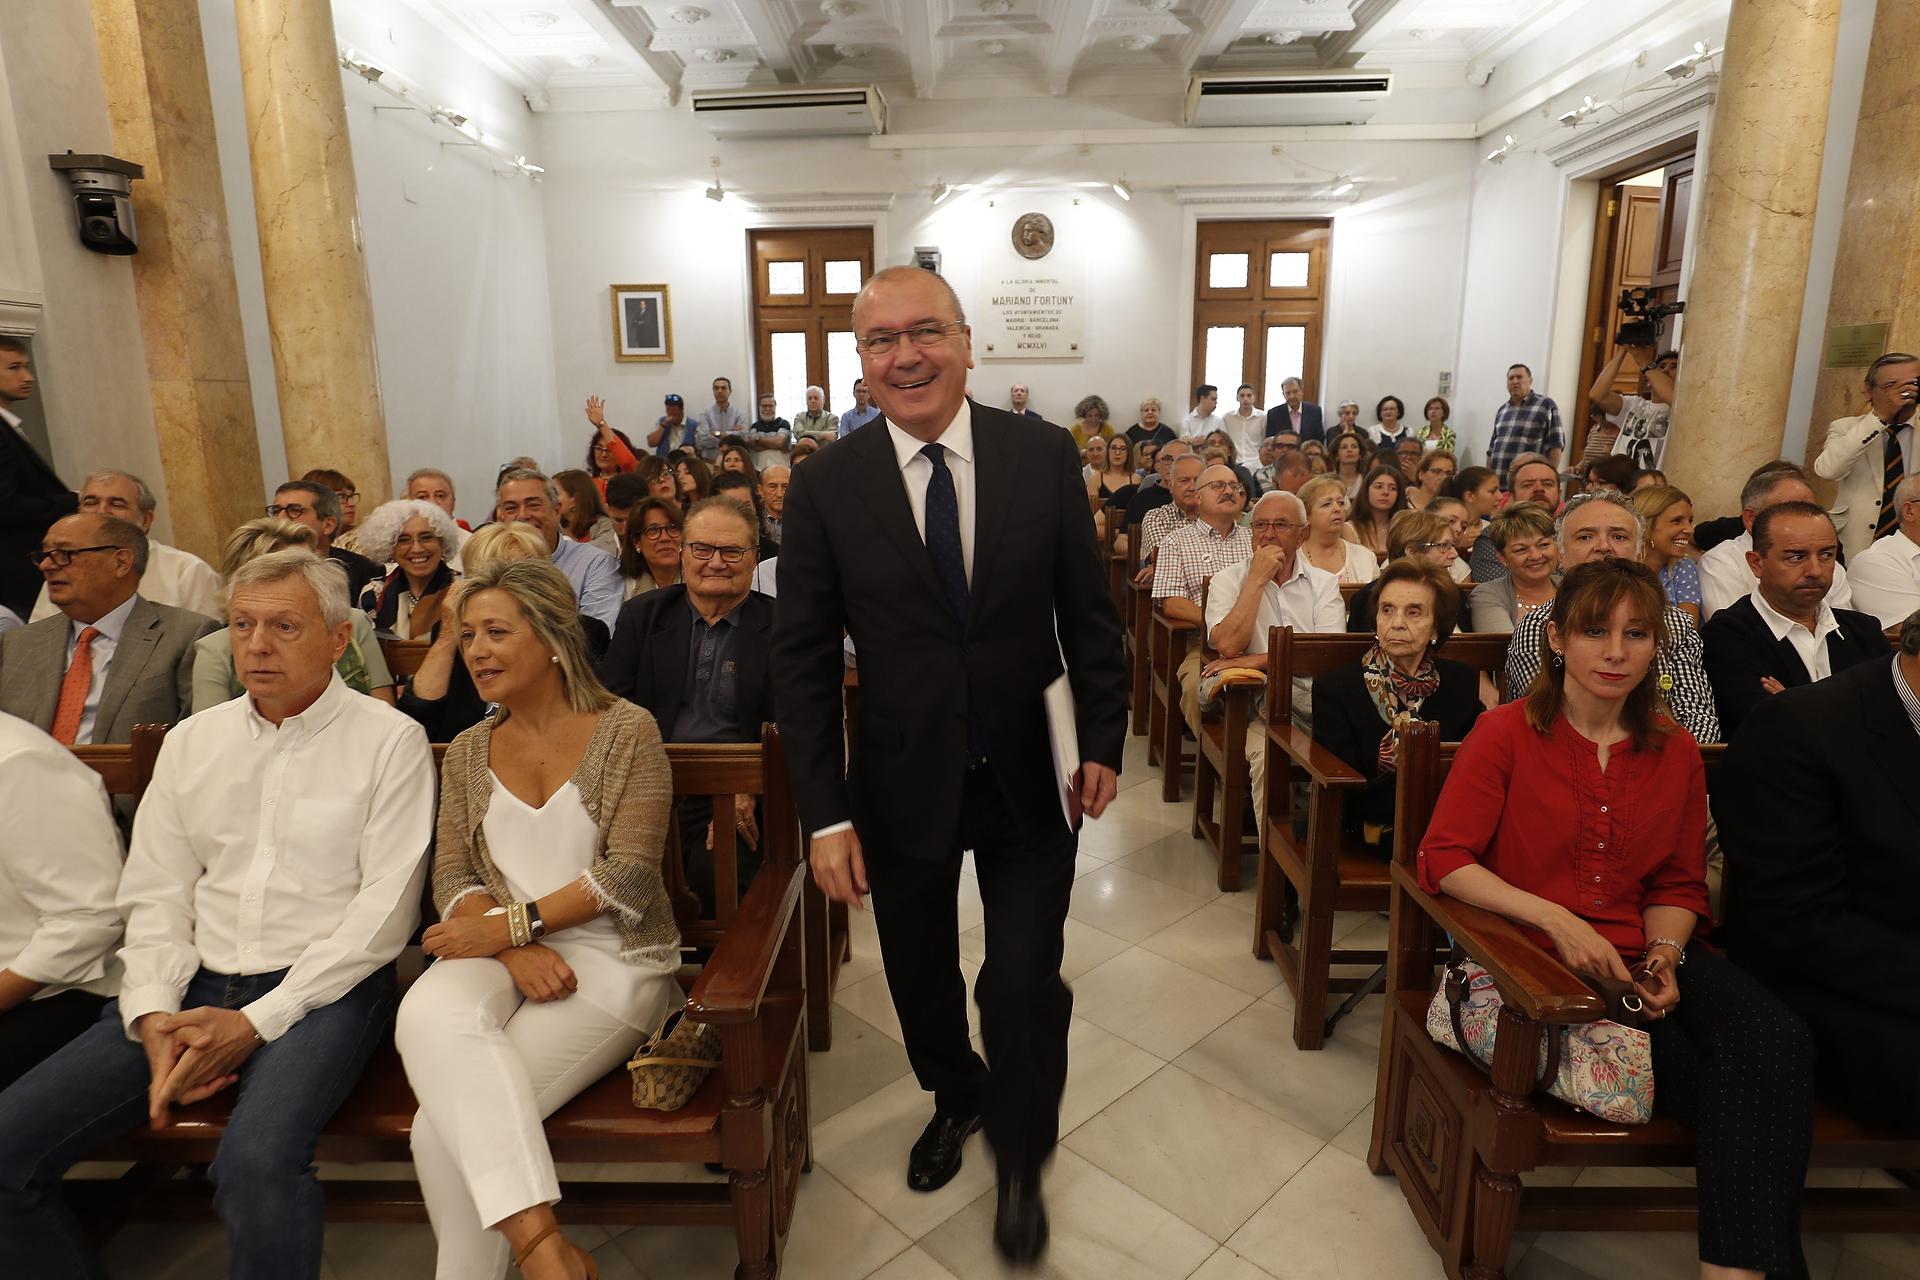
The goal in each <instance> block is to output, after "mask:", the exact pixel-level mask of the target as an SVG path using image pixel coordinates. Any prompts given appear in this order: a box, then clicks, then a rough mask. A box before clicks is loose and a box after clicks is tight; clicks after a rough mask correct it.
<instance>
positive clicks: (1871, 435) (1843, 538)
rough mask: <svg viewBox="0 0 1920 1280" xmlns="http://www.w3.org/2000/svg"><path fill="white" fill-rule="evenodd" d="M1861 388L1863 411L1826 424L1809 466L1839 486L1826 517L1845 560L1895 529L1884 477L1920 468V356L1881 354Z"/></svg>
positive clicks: (1895, 518)
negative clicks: (1919, 405)
mask: <svg viewBox="0 0 1920 1280" xmlns="http://www.w3.org/2000/svg"><path fill="white" fill-rule="evenodd" d="M1866 385H1867V411H1866V412H1865V413H1863V414H1861V415H1860V416H1859V417H1857V418H1841V419H1839V420H1837V421H1835V422H1833V423H1831V424H1829V425H1828V427H1827V443H1826V447H1825V448H1823V449H1821V450H1820V456H1819V457H1818V458H1817V459H1815V460H1814V464H1813V470H1814V474H1816V475H1819V476H1821V477H1823V478H1825V479H1828V480H1831V481H1833V482H1834V483H1835V484H1836V485H1837V486H1838V487H1839V492H1838V493H1837V494H1835V496H1834V500H1833V508H1832V511H1831V513H1830V514H1832V516H1833V527H1834V528H1835V529H1837V530H1838V531H1839V533H1840V545H1841V546H1842V547H1844V548H1845V549H1846V552H1847V559H1849V560H1852V559H1853V557H1855V556H1857V555H1859V554H1860V553H1861V552H1862V551H1865V550H1866V549H1867V547H1868V546H1870V545H1871V544H1872V542H1873V540H1874V539H1875V538H1880V537H1885V536H1886V535H1887V534H1889V533H1891V532H1893V530H1894V529H1896V528H1898V527H1899V524H1900V513H1899V509H1898V508H1897V507H1894V506H1893V505H1892V503H1891V497H1892V492H1893V485H1891V484H1889V483H1888V482H1887V481H1888V477H1889V475H1890V474H1891V475H1893V479H1894V482H1895V483H1898V482H1899V479H1900V477H1901V476H1906V475H1911V474H1912V473H1913V472H1914V471H1915V470H1916V469H1920V451H1916V450H1915V448H1914V439H1913V410H1914V401H1915V399H1916V398H1917V396H1920V356H1912V355H1908V354H1906V353H1905V352H1899V351H1895V352H1889V353H1888V354H1886V355H1884V356H1881V357H1880V358H1879V359H1878V360H1875V361H1874V362H1873V364H1872V365H1871V366H1870V367H1869V368H1868V369H1867V383H1866ZM1896 460H1897V463H1896ZM1896 465H1897V466H1898V468H1899V470H1898V473H1897V474H1894V467H1895V466H1896Z"/></svg>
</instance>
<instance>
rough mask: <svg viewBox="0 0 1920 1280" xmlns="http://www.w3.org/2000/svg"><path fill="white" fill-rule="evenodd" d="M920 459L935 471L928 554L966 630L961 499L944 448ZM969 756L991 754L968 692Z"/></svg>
mask: <svg viewBox="0 0 1920 1280" xmlns="http://www.w3.org/2000/svg"><path fill="white" fill-rule="evenodd" d="M920 456H921V457H923V458H925V459H926V460H927V463H928V465H930V466H931V467H932V468H933V474H932V475H931V476H929V477H928V479H927V512H926V514H927V554H928V555H929V556H931V557H932V558H933V572H934V573H935V575H937V576H938V577H939V579H940V585H941V586H942V587H943V588H945V590H946V593H947V603H948V604H950V605H952V606H953V613H954V616H955V617H956V618H958V619H960V627H961V629H962V630H965V629H966V625H967V614H968V610H969V603H970V598H971V597H970V595H969V593H968V591H967V560H966V552H965V551H964V550H963V548H962V547H961V545H960V499H959V497H958V496H957V495H956V494H955V493H954V489H953V472H951V471H949V470H948V469H947V450H946V447H945V446H944V445H938V444H930V445H927V446H926V447H925V448H923V449H921V450H920ZM967 754H968V755H970V756H975V757H979V756H984V755H986V754H987V735H986V730H985V728H984V727H983V726H982V725H981V723H980V715H979V713H978V711H976V710H975V708H974V705H973V691H972V690H971V689H969V690H968V691H967Z"/></svg>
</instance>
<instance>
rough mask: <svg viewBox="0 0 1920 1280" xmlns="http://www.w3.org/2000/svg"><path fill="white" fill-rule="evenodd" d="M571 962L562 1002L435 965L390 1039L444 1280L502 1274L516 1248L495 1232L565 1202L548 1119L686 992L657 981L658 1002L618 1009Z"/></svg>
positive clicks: (481, 966)
mask: <svg viewBox="0 0 1920 1280" xmlns="http://www.w3.org/2000/svg"><path fill="white" fill-rule="evenodd" d="M555 949H556V950H559V949H560V948H555ZM562 954H563V956H565V952H562ZM566 958H567V959H568V962H569V963H570V964H573V965H574V971H575V974H576V975H577V976H578V977H579V979H580V990H579V991H577V992H575V993H574V994H573V995H571V996H569V997H567V998H566V999H564V1000H554V1001H550V1002H548V1003H546V1004H536V1003H534V1002H533V1001H530V1000H527V999H526V998H525V997H523V996H522V995H521V994H520V990H519V988H517V987H516V986H514V983H513V977H512V975H511V974H509V973H508V972H507V967H506V966H505V965H503V964H501V963H500V962H499V961H497V960H493V959H491V958H488V959H472V960H440V961H436V962H435V963H434V964H433V965H431V966H429V967H428V969H427V971H426V973H424V974H423V975H421V977H420V979H419V981H417V982H415V983H414V984H413V986H412V987H411V988H410V989H409V990H408V991H407V994H406V998H405V999H403V1000H402V1001H401V1002H400V1012H399V1015H398V1018H397V1020H396V1023H395V1027H394V1043H395V1044H396V1046H397V1047H398V1048H399V1050H400V1057H401V1059H402V1060H403V1061H404V1062H405V1063H406V1068H407V1080H408V1082H409V1083H411V1084H412V1086H413V1092H414V1096H415V1097H417V1098H418V1099H419V1100H420V1111H419V1113H418V1114H417V1115H415V1116H414V1120H413V1163H414V1168H415V1171H416V1172H417V1173H418V1174H419V1177H420V1190H421V1193H422V1195H423V1196H424V1197H425V1199H426V1202H427V1216H428V1217H429V1218H430V1219H431V1220H432V1222H433V1233H434V1236H435V1237H436V1239H437V1240H438V1241H439V1246H440V1249H439V1262H438V1265H437V1267H436V1269H435V1272H434V1274H435V1276H436V1277H438V1280H500V1277H503V1276H505V1275H506V1273H507V1264H508V1262H510V1261H511V1260H512V1250H511V1248H510V1247H509V1245H508V1244H507V1239H506V1237H505V1236H503V1235H501V1234H500V1233H499V1232H497V1231H490V1230H488V1228H489V1227H491V1226H493V1225H494V1224H495V1223H498V1222H500V1221H502V1220H504V1219H506V1218H509V1217H511V1216H513V1215H514V1214H516V1213H519V1212H520V1211H521V1210H523V1209H531V1208H533V1207H534V1206H535V1205H542V1204H551V1203H553V1202H554V1201H556V1200H558V1199H559V1198H560V1180H559V1178H558V1177H557V1176H556V1175H555V1173H554V1169H553V1154H552V1152H551V1151H549V1150H548V1149H547V1139H546V1134H545V1132H544V1131H543V1130H542V1129H541V1127H540V1126H541V1121H542V1120H544V1119H545V1118H546V1117H547V1116H549V1115H551V1114H552V1113H553V1112H555V1111H557V1110H558V1109H559V1108H560V1106H561V1105H562V1104H563V1103H565V1102H567V1101H568V1100H569V1099H571V1098H572V1097H573V1096H574V1095H575V1094H577V1093H579V1092H580V1091H581V1090H583V1089H585V1088H587V1087H588V1086H589V1085H591V1084H593V1083H594V1082H595V1081H596V1080H598V1079H600V1077H602V1076H604V1075H606V1074H607V1072H609V1071H611V1070H613V1069H614V1068H615V1067H618V1066H620V1065H621V1064H622V1063H624V1062H626V1061H627V1060H628V1059H629V1058H630V1057H631V1056H632V1055H633V1051H634V1050H635V1049H636V1048H638V1047H639V1045H640V1042H641V1040H642V1039H644V1038H645V1035H646V1033H645V1032H643V1031H642V1030H640V1026H647V1027H656V1026H658V1025H659V1023H660V1019H662V1018H664V1017H665V1016H666V1013H667V1010H668V1008H669V1002H670V1001H671V1000H673V999H676V998H678V996H679V987H678V985H677V984H676V983H675V982H674V980H673V977H672V975H670V974H661V975H659V981H658V982H657V983H656V984H653V987H654V991H655V998H654V1000H653V1001H652V1002H651V1005H652V1007H650V1008H647V1009H626V1010H623V1011H622V1012H621V1013H618V1014H616V1013H610V1012H608V1011H607V1010H605V1009H602V1008H600V1007H599V1006H598V1005H596V1004H594V1003H593V1002H592V1001H591V1000H590V999H589V998H588V996H589V994H590V992H589V987H590V973H591V968H590V967H589V966H586V965H583V964H580V963H576V962H575V960H574V959H573V957H571V956H567V957H566ZM636 1024H637V1025H636Z"/></svg>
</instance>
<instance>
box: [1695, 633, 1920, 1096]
mask: <svg viewBox="0 0 1920 1280" xmlns="http://www.w3.org/2000/svg"><path fill="white" fill-rule="evenodd" d="M1717 616H1718V615H1716V617H1717ZM1896 678H1897V677H1896V676H1895V675H1894V671H1893V661H1892V659H1891V658H1881V659H1876V660H1874V661H1871V662H1861V663H1858V664H1856V665H1855V666H1853V667H1852V668H1850V669H1848V670H1846V671H1843V672H1841V673H1840V674H1838V675H1836V676H1834V677H1832V678H1831V679H1828V680H1822V681H1820V682H1818V683H1817V684H1811V685H1805V686H1803V687H1801V688H1798V689H1788V690H1787V691H1786V692H1784V693H1779V694H1775V695H1774V696H1773V697H1771V698H1766V699H1763V700H1762V701H1761V702H1760V704H1759V705H1758V706H1756V707H1754V709H1753V711H1752V712H1751V713H1750V714H1749V715H1748V716H1747V723H1746V725H1745V726H1744V727H1743V728H1742V730H1741V732H1740V733H1739V734H1738V735H1736V736H1734V737H1733V738H1732V739H1731V740H1730V742H1729V744H1728V746H1727V753H1726V755H1725V757H1724V758H1723V759H1722V761H1721V763H1720V766H1719V769H1718V771H1717V772H1716V773H1715V775H1714V779H1713V816H1714V819H1715V821H1716V822H1717V823H1718V824H1719V829H1720V844H1721V847H1722V848H1723V849H1724V850H1725V851H1726V857H1727V892H1728V903H1727V932H1728V942H1729V950H1730V954H1731V956H1732V958H1733V960H1734V961H1735V962H1736V963H1738V964H1739V965H1741V966H1742V967H1743V968H1745V969H1747V970H1748V971H1750V972H1751V973H1753V974H1754V976H1755V977H1757V978H1759V979H1760V980H1761V981H1762V982H1764V983H1766V984H1767V986H1768V987H1770V988H1772V989H1773V991H1774V992H1775V994H1777V995H1779V996H1780V997H1781V998H1782V999H1784V1000H1785V1001H1786V1002H1787V1003H1788V1004H1789V1005H1791V1006H1792V1007H1793V1008H1794V1010H1795V1011H1796V1012H1798V1013H1799V1014H1800V1015H1801V1016H1802V1017H1803V1018H1805V1019H1806V1020H1807V1022H1808V1024H1809V1025H1810V1026H1812V1028H1813V1031H1814V1039H1815V1042H1816V1044H1817V1045H1818V1048H1819V1058H1820V1077H1821V1082H1822V1086H1823V1092H1824V1093H1825V1094H1826V1096H1828V1097H1829V1098H1830V1099H1831V1100H1833V1101H1834V1102H1836V1103H1838V1104H1839V1105H1841V1106H1843V1107H1844V1108H1846V1109H1847V1110H1848V1111H1849V1112H1850V1113H1851V1114H1853V1115H1854V1116H1855V1117H1856V1118H1858V1119H1860V1120H1862V1121H1864V1122H1866V1123H1869V1124H1875V1125H1881V1126H1885V1127H1890V1128H1912V1127H1914V1126H1915V1120H1916V1118H1920V1113H1917V1110H1916V1106H1915V1103H1916V1088H1917V1086H1920V1081H1916V1077H1915V1073H1914V1069H1913V1064H1914V1061H1915V1058H1916V1055H1920V914H1917V913H1916V912H1915V911H1914V903H1915V902H1916V901H1920V840H1916V839H1915V838H1914V832H1915V831H1916V830H1920V787H1916V786H1915V785H1914V780H1915V779H1916V778H1920V734H1916V733H1915V732H1914V728H1913V722H1912V720H1910V719H1909V718H1908V716H1907V713H1906V709H1905V708H1904V707H1903V706H1902V705H1901V702H1900V695H1899V692H1898V690H1897V689H1896V688H1895V687H1894V684H1893V681H1894V680H1895V679H1896ZM1682 981H1683V982H1684V981H1685V979H1684V978H1683V979H1682Z"/></svg>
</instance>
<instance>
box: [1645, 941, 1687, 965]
mask: <svg viewBox="0 0 1920 1280" xmlns="http://www.w3.org/2000/svg"><path fill="white" fill-rule="evenodd" d="M1655 947H1672V948H1673V949H1674V950H1675V951H1677V952H1679V958H1678V959H1676V960H1675V961H1674V962H1673V963H1674V964H1675V965H1676V966H1677V965H1683V964H1685V963H1686V962H1687V946H1686V944H1685V943H1684V942H1675V941H1674V940H1673V939H1672V938H1649V939H1647V946H1646V949H1647V950H1648V951H1651V950H1653V949H1654V948H1655Z"/></svg>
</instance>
